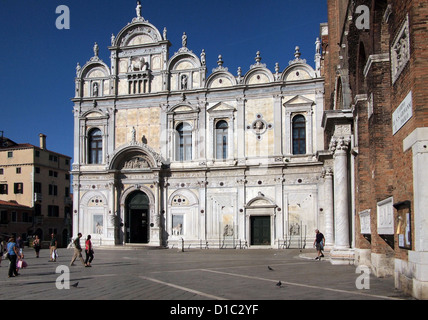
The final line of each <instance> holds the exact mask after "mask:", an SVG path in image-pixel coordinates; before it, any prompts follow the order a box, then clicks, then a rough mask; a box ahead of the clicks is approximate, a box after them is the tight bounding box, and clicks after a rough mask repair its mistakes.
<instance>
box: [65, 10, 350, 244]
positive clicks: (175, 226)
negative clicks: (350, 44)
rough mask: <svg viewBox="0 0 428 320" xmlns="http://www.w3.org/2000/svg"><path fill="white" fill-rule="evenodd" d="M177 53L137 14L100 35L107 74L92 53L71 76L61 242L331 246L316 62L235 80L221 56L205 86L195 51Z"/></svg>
mask: <svg viewBox="0 0 428 320" xmlns="http://www.w3.org/2000/svg"><path fill="white" fill-rule="evenodd" d="M137 12H138V8H137ZM181 41H182V47H181V48H180V49H179V50H178V52H176V53H174V54H173V55H171V56H170V54H169V46H170V42H169V40H168V39H167V31H166V29H164V30H163V32H162V33H161V32H159V30H158V29H157V28H156V27H155V26H153V25H152V24H150V23H149V22H148V21H146V20H145V19H144V18H143V17H142V16H141V14H139V15H137V17H136V18H134V19H133V20H132V22H131V23H129V24H128V25H127V26H125V27H124V28H123V29H122V30H121V31H120V32H119V33H118V34H117V35H112V36H111V46H110V47H109V48H108V49H109V50H110V53H111V55H110V56H111V61H110V65H107V64H106V63H105V62H103V61H101V59H100V58H99V57H98V50H99V49H98V47H97V46H95V47H94V56H93V57H92V58H91V59H90V60H89V61H88V62H87V63H86V64H84V65H83V66H80V65H78V67H77V70H76V72H77V75H76V87H75V88H76V91H75V98H74V99H73V102H74V119H75V126H74V138H75V145H74V163H73V178H74V179H73V188H74V215H73V234H77V232H82V233H83V234H84V235H87V234H91V235H92V239H93V242H94V244H95V245H99V244H100V245H124V244H148V245H153V246H160V245H163V246H164V245H168V246H169V247H173V246H179V245H181V244H182V242H181V241H184V243H185V245H186V247H187V246H188V245H191V246H194V247H206V246H208V247H210V248H211V247H228V248H231V247H234V246H238V247H239V246H241V247H242V246H244V245H247V246H250V247H251V246H252V247H259V246H260V247H268V248H271V247H272V248H283V247H284V246H292V247H293V246H294V247H296V246H304V245H305V244H306V245H312V242H313V239H314V230H315V229H316V228H319V229H320V230H321V231H324V230H325V232H324V233H325V235H326V238H327V239H326V240H327V243H328V244H330V245H332V244H333V243H334V228H335V226H334V225H333V211H334V210H335V209H334V208H333V203H332V199H333V196H332V194H333V191H334V190H333V178H332V176H333V171H334V170H338V168H336V166H335V165H334V160H333V158H332V152H331V151H329V150H326V151H324V149H328V148H325V146H324V130H323V127H322V118H323V111H324V110H323V109H324V108H323V92H324V80H323V78H321V77H320V75H319V65H318V64H319V62H320V53H319V50H318V49H316V50H314V51H315V53H316V64H317V66H316V68H315V70H314V69H313V68H312V67H311V66H310V65H308V64H307V63H306V61H305V60H303V59H301V57H300V51H299V48H298V47H296V51H295V52H294V60H291V61H290V63H289V65H288V66H287V67H286V68H285V69H284V70H283V71H282V72H280V70H279V66H278V65H277V66H276V68H275V72H272V71H270V70H269V69H268V68H267V67H266V65H264V64H263V63H262V62H261V60H262V57H261V54H260V53H259V52H257V53H256V56H255V64H253V65H252V66H250V67H249V70H248V71H247V72H246V73H245V74H244V73H243V72H242V71H241V69H240V70H238V74H237V75H233V74H232V73H230V72H229V71H228V69H227V68H226V67H225V66H224V63H223V60H222V58H221V56H220V57H218V62H217V64H218V67H216V68H215V69H214V70H212V73H211V74H208V72H207V67H206V60H205V59H206V57H205V52H204V51H202V52H201V54H199V55H196V54H195V53H193V52H192V51H191V50H190V49H189V48H187V35H186V34H185V33H184V34H183V38H182V39H181ZM292 54H293V53H291V54H290V55H291V56H292ZM316 70H318V71H316ZM343 152H346V150H345V151H343ZM344 160H345V161H346V159H344ZM339 169H340V170H341V169H342V167H340V168H339ZM339 187H341V186H340V185H339ZM342 188H343V186H342ZM344 201H346V199H344ZM339 212H341V211H340V209H339ZM342 214H345V215H346V212H345V213H343V212H342ZM345 228H346V225H345ZM347 237H348V238H349V235H344V236H340V237H339V239H340V240H341V241H343V242H344V243H345V244H344V246H345V247H346V245H347V244H346V241H348V242H349V240H348V238H347Z"/></svg>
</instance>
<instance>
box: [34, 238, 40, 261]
mask: <svg viewBox="0 0 428 320" xmlns="http://www.w3.org/2000/svg"><path fill="white" fill-rule="evenodd" d="M33 248H34V251H35V252H36V258H38V257H39V252H40V248H41V243H40V238H39V236H38V235H36V238H35V239H34V241H33Z"/></svg>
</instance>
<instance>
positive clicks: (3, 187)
mask: <svg viewBox="0 0 428 320" xmlns="http://www.w3.org/2000/svg"><path fill="white" fill-rule="evenodd" d="M0 194H7V184H6V183H3V184H0Z"/></svg>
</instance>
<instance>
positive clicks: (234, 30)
mask: <svg viewBox="0 0 428 320" xmlns="http://www.w3.org/2000/svg"><path fill="white" fill-rule="evenodd" d="M141 2H142V16H143V17H144V18H145V19H146V20H148V21H149V22H150V23H152V24H153V25H155V26H156V27H157V28H158V29H159V30H160V31H161V32H162V30H163V28H164V27H166V28H167V29H168V40H169V41H170V42H171V43H172V46H171V48H170V56H172V55H173V54H174V53H175V52H176V51H177V50H178V49H179V48H180V47H181V36H182V34H183V32H186V34H187V36H188V42H187V46H188V48H189V49H190V50H192V51H193V52H194V53H195V54H197V55H199V54H200V53H201V51H202V49H204V50H205V52H206V59H207V66H208V72H209V73H210V72H211V70H212V69H213V68H214V67H216V66H217V57H218V55H219V54H221V55H222V56H223V61H224V65H223V66H224V67H227V68H228V69H229V71H230V72H231V73H232V74H235V75H236V73H237V69H238V67H241V68H242V72H243V74H245V72H247V71H248V70H249V68H250V66H251V65H252V64H254V62H255V61H254V58H255V56H256V52H257V51H260V52H261V57H262V63H266V65H267V67H268V68H269V69H270V70H272V71H274V68H275V63H276V62H278V63H279V66H280V69H281V71H283V70H284V69H285V68H286V67H287V65H288V62H289V61H290V60H292V59H294V56H293V53H294V48H295V46H300V50H301V52H302V58H303V59H306V60H307V62H308V63H309V64H310V65H312V66H314V62H313V61H314V55H315V40H316V37H318V36H319V26H320V24H321V23H323V22H327V0H303V1H295V0H264V1H255V0H215V1H214V0H212V1H206V0H181V1H177V0H156V1H154V0H152V1H145V0H142V1H141ZM59 5H66V6H68V8H69V9H70V29H69V30H65V29H63V30H59V29H57V28H56V24H55V22H56V20H57V18H58V17H59V14H56V12H55V11H56V8H57V7H58V6H59ZM135 7H136V1H134V0H111V1H101V0H90V1H89V0H43V1H40V0H21V1H16V0H0V25H1V35H0V39H1V44H2V45H1V50H0V63H1V67H0V71H1V72H0V95H1V99H0V110H1V115H0V131H4V136H6V137H8V138H10V139H11V140H14V141H15V142H18V143H31V144H34V145H36V146H38V145H39V138H38V135H39V133H44V134H45V135H47V147H48V149H49V150H52V151H55V152H58V153H62V154H65V155H68V156H71V157H73V121H74V120H73V114H72V109H73V103H72V102H71V98H72V97H73V95H74V77H75V72H76V64H77V62H79V63H80V65H81V66H83V65H84V64H85V63H86V62H87V61H88V60H89V59H90V58H91V57H92V56H93V50H92V48H93V45H94V43H95V42H97V43H98V45H99V47H100V53H99V55H100V58H101V59H102V60H103V61H104V62H106V63H107V64H108V65H110V63H109V61H110V58H109V57H110V53H109V50H108V49H107V47H108V46H109V45H110V36H111V34H112V33H113V34H117V33H118V32H119V31H120V30H121V29H122V28H123V27H124V26H125V25H126V24H127V23H129V22H131V20H132V18H134V17H135V16H136V13H135Z"/></svg>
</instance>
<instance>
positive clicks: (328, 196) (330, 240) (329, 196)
mask: <svg viewBox="0 0 428 320" xmlns="http://www.w3.org/2000/svg"><path fill="white" fill-rule="evenodd" d="M323 175H324V199H325V200H324V216H325V229H324V237H325V246H326V247H330V248H331V247H333V245H334V218H333V215H334V195H333V170H332V168H330V167H327V168H325V171H324V172H323Z"/></svg>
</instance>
